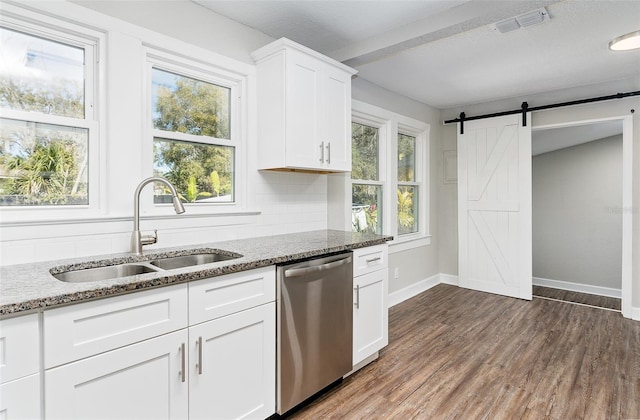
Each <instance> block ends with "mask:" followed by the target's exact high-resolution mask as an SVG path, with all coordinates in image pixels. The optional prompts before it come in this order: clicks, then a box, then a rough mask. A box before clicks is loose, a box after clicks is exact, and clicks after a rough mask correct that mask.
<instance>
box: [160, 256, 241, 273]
mask: <svg viewBox="0 0 640 420" xmlns="http://www.w3.org/2000/svg"><path fill="white" fill-rule="evenodd" d="M240 257H241V255H240V254H222V253H202V254H193V255H181V256H178V257H168V258H163V259H159V260H154V261H151V265H153V266H156V267H159V268H161V269H163V270H173V269H175V268H184V267H191V266H194V265H200V264H210V263H214V262H218V261H227V260H233V259H235V258H240Z"/></svg>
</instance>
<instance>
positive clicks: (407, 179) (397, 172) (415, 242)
mask: <svg viewBox="0 0 640 420" xmlns="http://www.w3.org/2000/svg"><path fill="white" fill-rule="evenodd" d="M351 130H352V142H351V147H352V151H351V156H352V170H351V195H352V202H351V225H352V230H353V231H355V232H372V233H377V234H382V233H384V234H387V235H392V236H394V237H395V238H396V241H397V242H398V243H402V242H404V243H406V245H403V247H413V246H422V245H421V244H425V243H428V242H429V230H428V229H429V220H428V219H429V213H428V206H427V204H426V200H427V198H428V196H429V185H428V170H427V165H428V150H429V137H428V130H429V126H428V125H427V124H426V123H424V122H422V121H418V120H415V119H412V118H409V117H405V116H403V115H399V114H396V113H393V112H390V111H387V110H385V109H382V108H378V107H376V106H373V105H369V104H365V103H362V102H360V101H357V100H354V101H353V119H352V125H351ZM383 215H384V217H383Z"/></svg>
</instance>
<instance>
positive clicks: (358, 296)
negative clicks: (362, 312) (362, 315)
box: [354, 284, 360, 309]
mask: <svg viewBox="0 0 640 420" xmlns="http://www.w3.org/2000/svg"><path fill="white" fill-rule="evenodd" d="M354 305H355V306H356V309H360V285H359V284H358V285H357V286H356V301H355V303H354Z"/></svg>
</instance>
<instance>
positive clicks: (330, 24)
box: [194, 0, 640, 109]
mask: <svg viewBox="0 0 640 420" xmlns="http://www.w3.org/2000/svg"><path fill="white" fill-rule="evenodd" d="M194 1H195V2H196V3H198V4H201V5H203V6H205V7H207V8H209V9H211V10H213V11H214V12H216V13H218V14H221V15H224V16H226V17H229V18H231V19H233V20H235V21H237V22H240V23H242V24H245V25H247V26H250V27H252V28H254V29H257V30H259V31H261V32H263V33H265V34H267V35H269V36H270V37H272V38H280V37H283V36H284V37H287V38H289V39H292V40H294V41H296V42H299V43H301V44H303V45H306V46H308V47H310V48H313V49H315V50H317V51H320V52H322V53H324V54H326V55H329V56H331V57H333V58H335V59H337V60H339V61H342V62H345V63H346V64H348V65H350V66H352V67H354V68H356V69H357V70H358V71H359V73H358V77H362V78H364V79H366V80H368V81H370V82H372V83H375V84H377V85H379V86H381V87H383V88H386V89H388V90H390V91H393V92H397V93H399V94H401V95H404V96H407V97H410V98H413V99H415V100H417V101H420V102H422V103H425V104H428V105H431V106H434V107H436V108H439V109H447V108H454V107H459V106H463V105H471V104H476V103H483V102H489V101H494V100H499V99H503V98H512V97H522V96H526V95H532V94H536V93H541V92H549V91H556V90H561V89H566V88H576V87H578V89H573V91H572V92H574V94H577V95H580V96H581V97H589V96H593V94H592V93H591V92H592V88H593V86H597V85H599V84H608V85H614V86H616V87H619V88H620V89H621V90H640V50H636V51H631V52H612V51H609V50H608V42H609V41H610V40H611V39H612V38H614V37H616V36H619V35H622V34H625V33H628V32H632V31H635V30H638V29H640V1H638V0H564V1H557V0H533V1H530V0H495V1H494V0H413V1H402V0H399V1H390V0H369V1H351V0H343V1H328V0H325V1H319V0H289V1H283V0H279V1H274V0H255V1H249V0H243V1H229V0H224V1H218V0H194ZM540 7H545V8H546V10H547V11H548V13H549V17H550V19H549V21H547V22H544V23H541V24H538V25H535V26H530V27H527V28H522V29H519V30H516V31H513V32H508V33H505V34H501V33H500V32H498V31H496V30H495V29H494V23H495V22H498V21H500V20H503V19H506V18H509V17H513V16H516V15H519V14H522V13H526V12H529V11H532V10H535V9H538V8H540ZM580 87H583V88H580ZM611 93H616V92H611ZM530 106H534V104H530Z"/></svg>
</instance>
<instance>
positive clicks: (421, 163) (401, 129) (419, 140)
mask: <svg viewBox="0 0 640 420" xmlns="http://www.w3.org/2000/svg"><path fill="white" fill-rule="evenodd" d="M397 134H404V135H407V136H411V137H414V138H415V148H414V157H415V162H414V165H415V167H414V181H399V180H398V173H397V170H396V174H395V191H397V190H398V188H399V187H401V186H412V187H417V189H418V212H417V213H418V230H417V231H416V232H411V233H405V234H400V233H399V232H398V230H397V221H396V235H397V236H398V239H402V240H405V241H408V240H413V239H420V238H422V237H424V236H426V235H427V232H428V230H426V229H424V226H423V225H424V224H425V223H428V220H427V212H426V209H425V207H426V205H427V204H428V200H426V198H425V197H423V196H424V191H425V185H427V184H426V182H425V180H426V179H428V170H427V168H428V166H429V159H428V154H427V153H426V152H427V148H426V147H425V146H426V143H427V141H426V137H427V132H426V130H422V131H420V130H419V129H416V128H415V127H412V126H409V125H406V124H403V123H398V130H397ZM397 134H396V135H397ZM396 138H397V137H396ZM395 156H396V158H395V159H396V162H397V160H398V157H397V156H398V147H397V143H396V149H395ZM396 207H397V203H396ZM396 213H397V211H396Z"/></svg>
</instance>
